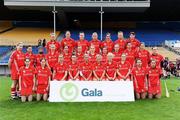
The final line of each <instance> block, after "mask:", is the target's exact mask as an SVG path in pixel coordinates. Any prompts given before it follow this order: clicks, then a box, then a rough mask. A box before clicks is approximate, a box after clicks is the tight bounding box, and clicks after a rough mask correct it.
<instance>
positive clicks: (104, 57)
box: [102, 54, 107, 63]
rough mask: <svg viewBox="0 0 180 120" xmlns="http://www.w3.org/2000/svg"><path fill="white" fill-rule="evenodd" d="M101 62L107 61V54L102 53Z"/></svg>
mask: <svg viewBox="0 0 180 120" xmlns="http://www.w3.org/2000/svg"><path fill="white" fill-rule="evenodd" d="M102 62H103V63H106V62H107V54H102Z"/></svg>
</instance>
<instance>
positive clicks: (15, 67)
mask: <svg viewBox="0 0 180 120" xmlns="http://www.w3.org/2000/svg"><path fill="white" fill-rule="evenodd" d="M22 48H23V43H18V44H17V45H16V50H15V51H13V53H12V54H11V56H10V58H9V61H8V65H9V68H10V72H11V79H12V84H11V98H12V99H15V98H16V96H18V91H19V90H18V80H19V76H18V72H19V69H20V68H21V67H22V66H24V59H25V55H24V53H23V52H22Z"/></svg>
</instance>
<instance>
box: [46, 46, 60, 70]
mask: <svg viewBox="0 0 180 120" xmlns="http://www.w3.org/2000/svg"><path fill="white" fill-rule="evenodd" d="M58 56H59V53H58V52H57V51H56V46H55V45H54V44H52V45H51V46H50V52H48V54H46V60H47V63H48V64H47V65H48V67H49V68H50V69H51V71H53V68H54V67H55V65H56V63H57V62H58Z"/></svg>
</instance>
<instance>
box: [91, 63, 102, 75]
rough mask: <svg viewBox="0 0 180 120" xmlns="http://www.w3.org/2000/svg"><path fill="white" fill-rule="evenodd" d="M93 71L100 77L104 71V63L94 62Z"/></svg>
mask: <svg viewBox="0 0 180 120" xmlns="http://www.w3.org/2000/svg"><path fill="white" fill-rule="evenodd" d="M93 70H94V72H95V73H96V75H97V77H98V78H101V77H102V75H103V73H104V72H105V65H104V64H102V62H101V63H98V62H96V63H95V64H94V68H93Z"/></svg>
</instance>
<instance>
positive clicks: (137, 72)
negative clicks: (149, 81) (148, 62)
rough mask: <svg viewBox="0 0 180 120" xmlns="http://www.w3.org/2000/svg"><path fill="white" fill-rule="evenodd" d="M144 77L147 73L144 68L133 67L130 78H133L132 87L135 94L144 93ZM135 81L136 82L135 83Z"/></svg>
mask: <svg viewBox="0 0 180 120" xmlns="http://www.w3.org/2000/svg"><path fill="white" fill-rule="evenodd" d="M146 75H147V71H146V69H145V68H143V67H142V68H138V67H135V68H133V70H132V76H133V78H134V86H135V91H136V92H138V93H139V92H145V91H146ZM135 81H136V82H135Z"/></svg>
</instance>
